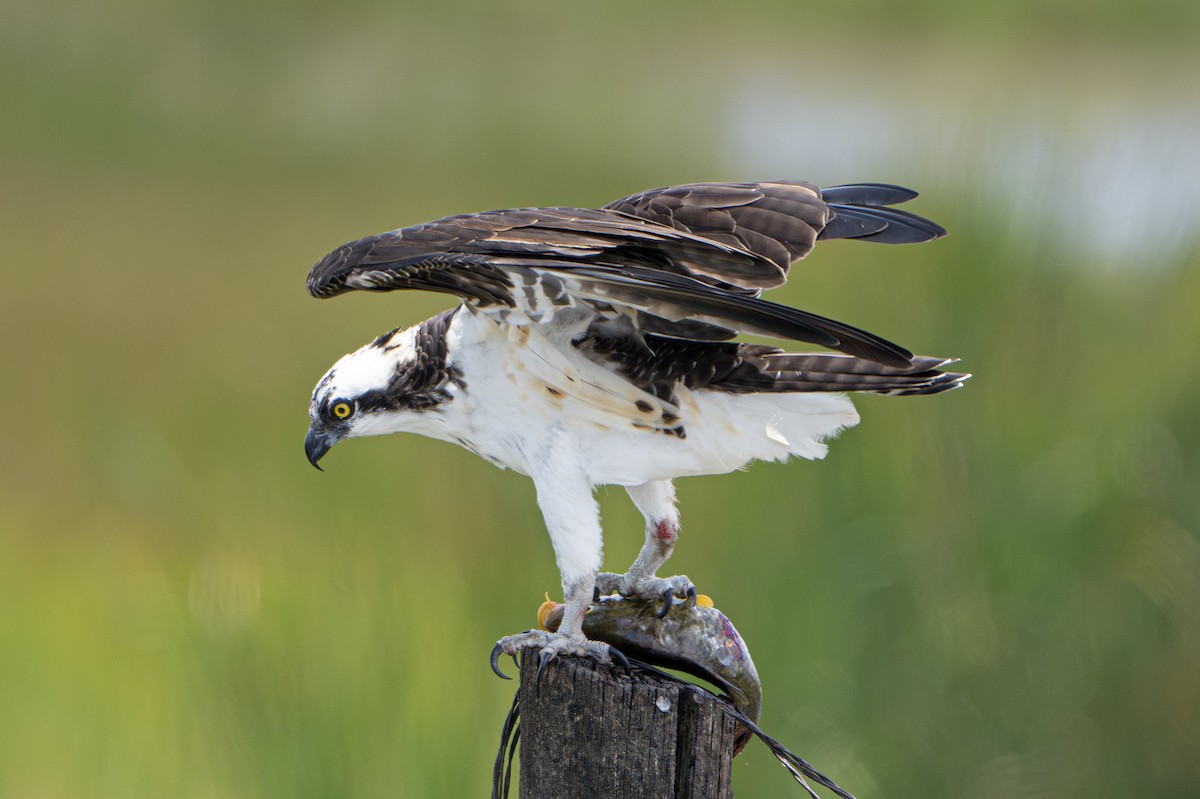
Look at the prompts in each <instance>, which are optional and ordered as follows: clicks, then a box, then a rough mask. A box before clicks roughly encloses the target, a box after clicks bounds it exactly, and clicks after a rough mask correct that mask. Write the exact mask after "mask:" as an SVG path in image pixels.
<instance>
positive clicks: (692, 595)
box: [683, 585, 696, 608]
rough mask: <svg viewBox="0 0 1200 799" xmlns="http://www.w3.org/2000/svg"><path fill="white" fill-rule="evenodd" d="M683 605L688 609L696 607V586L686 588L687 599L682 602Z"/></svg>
mask: <svg viewBox="0 0 1200 799" xmlns="http://www.w3.org/2000/svg"><path fill="white" fill-rule="evenodd" d="M683 604H685V605H687V606H688V607H689V608H694V607H696V586H694V585H689V586H688V590H687V599H685V600H684V603H683Z"/></svg>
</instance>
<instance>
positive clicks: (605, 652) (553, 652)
mask: <svg viewBox="0 0 1200 799" xmlns="http://www.w3.org/2000/svg"><path fill="white" fill-rule="evenodd" d="M522 649H539V650H540V652H539V653H538V658H539V662H538V670H537V676H538V678H540V677H541V676H542V672H543V671H544V670H545V669H546V665H547V664H548V663H549V662H550V661H552V660H554V658H556V657H558V656H559V655H573V656H575V657H590V658H592V659H593V660H596V661H599V662H600V663H612V662H614V661H615V662H616V663H618V664H620V665H621V667H622V668H624V669H625V671H629V661H628V660H627V659H626V658H625V656H624V655H623V654H621V652H620V650H618V649H616V648H615V647H613V646H609V645H608V644H606V643H604V642H603V641H592V640H589V639H587V638H584V637H583V636H582V635H578V636H571V635H563V634H561V633H551V632H546V631H545V630H527V631H526V632H523V633H517V634H515V635H506V636H504V637H503V638H501V639H500V640H499V641H497V642H496V645H495V646H494V647H492V656H491V664H492V671H494V672H496V674H497V675H498V676H500V677H502V678H503V679H505V680H508V679H511V678H510V677H509V676H508V675H506V674H505V673H504V672H502V671H500V655H502V654H504V655H508V656H509V657H511V658H512V659H513V662H514V663H516V662H517V652H520V651H521V650H522Z"/></svg>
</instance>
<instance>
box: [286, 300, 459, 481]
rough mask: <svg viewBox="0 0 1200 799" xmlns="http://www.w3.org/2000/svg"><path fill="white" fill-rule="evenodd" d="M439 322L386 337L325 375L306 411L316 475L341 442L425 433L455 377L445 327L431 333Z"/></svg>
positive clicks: (309, 449) (447, 397) (308, 447)
mask: <svg viewBox="0 0 1200 799" xmlns="http://www.w3.org/2000/svg"><path fill="white" fill-rule="evenodd" d="M439 320H440V318H439V317H435V319H432V320H430V321H429V322H425V323H423V324H421V325H417V326H416V327H412V328H409V329H407V330H399V329H397V330H392V331H390V332H388V333H384V334H383V335H382V336H380V337H379V338H377V339H375V340H374V341H372V342H371V343H370V344H367V345H366V346H365V347H362V348H361V349H359V350H357V351H356V352H352V353H350V354H349V355H346V356H343V357H342V358H341V360H339V361H338V362H337V363H335V364H334V365H333V367H332V368H331V369H330V370H329V371H328V372H326V373H325V376H324V377H322V378H321V380H320V382H318V383H317V387H316V388H315V389H314V390H313V394H312V400H311V402H310V403H309V407H308V415H309V427H308V435H307V436H305V438H304V454H305V455H307V456H308V460H309V463H311V464H312V465H313V466H316V467H317V468H318V469H320V468H321V467H320V466H318V465H317V462H318V461H319V460H320V459H321V457H322V456H323V455H324V454H325V453H326V452H328V451H329V450H330V449H331V448H332V447H333V445H334V444H336V443H338V442H339V441H341V440H342V439H344V438H359V437H361V436H375V435H382V434H384V433H398V432H402V431H412V432H427V431H426V430H425V429H424V428H425V427H427V426H428V424H429V422H430V421H431V417H436V416H439V415H440V414H439V411H440V410H441V409H442V407H443V406H444V405H445V404H446V403H447V402H449V401H450V399H451V393H450V391H449V386H450V383H451V382H453V381H454V380H455V375H456V372H455V370H454V369H453V368H452V367H448V366H447V364H446V358H445V339H444V337H443V333H444V327H445V326H444V324H443V325H440V326H437V328H436V329H433V330H431V329H430V324H431V323H432V322H435V321H439Z"/></svg>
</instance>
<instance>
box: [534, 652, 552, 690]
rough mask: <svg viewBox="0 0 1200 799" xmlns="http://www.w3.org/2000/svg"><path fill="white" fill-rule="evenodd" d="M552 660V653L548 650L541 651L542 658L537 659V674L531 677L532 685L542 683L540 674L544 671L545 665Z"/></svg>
mask: <svg viewBox="0 0 1200 799" xmlns="http://www.w3.org/2000/svg"><path fill="white" fill-rule="evenodd" d="M552 660H554V652H553V651H551V650H549V649H543V650H542V656H541V657H540V658H538V667H537V673H536V674H535V675H533V682H534V684H535V685H536V684H539V683H541V681H542V672H543V671H545V670H546V665H547V664H548V663H549V662H550V661H552Z"/></svg>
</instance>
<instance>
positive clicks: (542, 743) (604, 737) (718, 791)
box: [519, 651, 736, 799]
mask: <svg viewBox="0 0 1200 799" xmlns="http://www.w3.org/2000/svg"><path fill="white" fill-rule="evenodd" d="M537 666H538V658H537V657H536V655H534V654H533V653H532V651H530V652H527V653H526V654H525V656H523V657H522V664H521V685H520V688H519V692H520V693H519V700H520V708H521V745H520V752H521V760H520V767H521V772H520V773H521V776H520V796H521V799H590V798H591V797H595V798H596V799H615V798H616V797H647V798H648V799H701V798H702V797H703V799H730V798H731V797H732V796H733V791H732V790H731V786H730V776H731V774H730V766H731V764H732V761H733V745H734V733H735V731H736V723H735V722H734V721H733V719H732V718H730V717H729V716H728V715H727V714H726V713H724V712H723V711H722V710H721V708H720V706H719V705H718V702H720V701H721V700H719V699H717V698H716V697H715V696H713V695H712V694H710V693H708V692H707V691H702V690H698V689H692V688H689V687H687V686H683V685H680V684H679V683H678V682H674V681H669V680H665V679H662V678H660V677H656V676H655V675H653V674H647V673H641V672H638V673H635V674H633V675H626V674H625V673H624V672H622V671H621V670H620V669H618V668H616V667H613V666H604V665H600V664H597V663H595V662H593V661H591V660H590V659H587V658H569V657H560V658H556V659H555V660H553V661H552V662H550V663H549V664H548V665H547V667H546V669H545V671H544V672H543V673H542V676H541V678H540V680H539V679H537V678H536V674H537Z"/></svg>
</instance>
